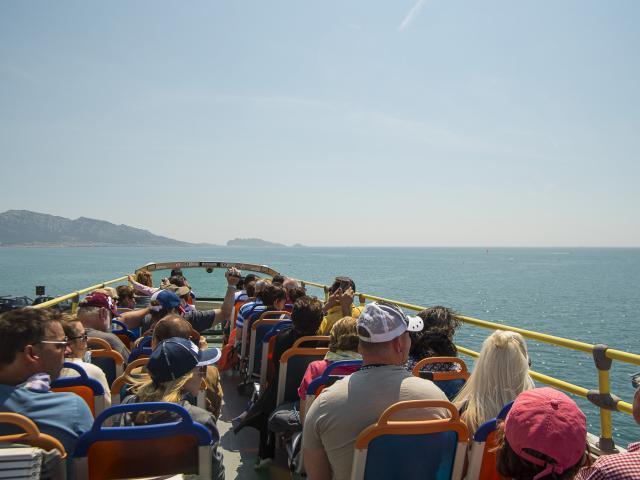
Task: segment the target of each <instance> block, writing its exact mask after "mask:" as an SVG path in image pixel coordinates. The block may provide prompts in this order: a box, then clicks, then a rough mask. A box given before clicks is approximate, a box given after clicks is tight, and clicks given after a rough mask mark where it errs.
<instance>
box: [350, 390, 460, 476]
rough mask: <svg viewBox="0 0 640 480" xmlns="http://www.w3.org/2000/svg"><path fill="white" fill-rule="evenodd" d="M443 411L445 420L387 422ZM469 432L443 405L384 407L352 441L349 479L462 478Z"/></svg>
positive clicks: (449, 406)
mask: <svg viewBox="0 0 640 480" xmlns="http://www.w3.org/2000/svg"><path fill="white" fill-rule="evenodd" d="M422 408H446V409H448V410H449V413H450V415H451V416H450V418H447V419H438V420H397V419H394V420H392V417H393V416H394V415H396V414H398V413H399V412H406V411H407V410H413V409H422ZM468 442H469V432H468V431H467V427H466V425H465V424H464V423H462V422H461V421H460V418H459V416H458V411H457V409H456V408H455V406H454V405H453V404H451V403H449V402H445V401H442V400H409V401H405V402H398V403H396V404H394V405H391V406H390V407H389V408H387V409H386V410H385V411H384V412H383V413H382V415H381V416H380V419H379V420H378V422H377V423H375V424H374V425H371V426H369V427H367V428H366V429H364V430H363V431H362V432H361V433H360V435H358V438H357V439H356V442H355V450H354V458H353V466H352V470H351V480H362V479H367V480H377V479H389V478H402V479H403V480H405V479H406V480H412V479H416V480H417V479H421V480H422V479H424V478H429V479H436V480H445V479H446V480H448V479H456V480H458V479H461V478H462V472H463V469H464V460H465V456H466V448H467V444H468Z"/></svg>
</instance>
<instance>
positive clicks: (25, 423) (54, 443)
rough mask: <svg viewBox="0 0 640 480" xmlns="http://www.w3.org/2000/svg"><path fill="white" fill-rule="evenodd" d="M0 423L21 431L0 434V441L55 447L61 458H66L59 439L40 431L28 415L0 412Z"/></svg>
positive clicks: (39, 446) (38, 446)
mask: <svg viewBox="0 0 640 480" xmlns="http://www.w3.org/2000/svg"><path fill="white" fill-rule="evenodd" d="M0 424H10V425H13V426H15V427H17V429H19V430H20V432H21V433H14V434H10V435H0V442H6V443H24V444H27V445H31V446H32V447H37V448H41V449H43V450H46V451H50V450H52V449H54V448H55V449H56V450H58V451H59V452H60V456H61V457H62V458H66V456H67V452H66V451H65V449H64V446H63V445H62V443H61V442H60V440H58V439H57V438H54V437H52V436H51V435H47V434H46V433H41V432H40V430H39V429H38V426H37V425H36V424H35V422H34V421H33V420H31V419H30V418H29V417H25V416H24V415H21V414H19V413H11V412H0Z"/></svg>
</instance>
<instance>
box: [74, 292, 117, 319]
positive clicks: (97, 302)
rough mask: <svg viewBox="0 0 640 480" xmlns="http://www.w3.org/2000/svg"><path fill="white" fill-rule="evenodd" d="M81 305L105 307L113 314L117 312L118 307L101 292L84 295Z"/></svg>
mask: <svg viewBox="0 0 640 480" xmlns="http://www.w3.org/2000/svg"><path fill="white" fill-rule="evenodd" d="M80 306H81V307H100V308H106V309H107V310H109V311H110V312H111V313H112V314H113V315H117V314H118V308H117V307H116V305H115V303H113V300H111V297H110V296H109V295H107V294H106V293H102V292H93V293H90V294H89V295H87V296H86V297H84V300H83V301H82V303H81V304H80Z"/></svg>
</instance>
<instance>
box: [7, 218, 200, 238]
mask: <svg viewBox="0 0 640 480" xmlns="http://www.w3.org/2000/svg"><path fill="white" fill-rule="evenodd" d="M0 245H4V246H8V245H25V246H44V245H51V246H108V245H140V246H143V245H144V246H152V245H153V246H188V245H194V244H192V243H187V242H180V241H178V240H173V239H172V238H167V237H161V236H159V235H154V234H153V233H151V232H149V231H147V230H142V229H140V228H134V227H129V226H127V225H116V224H114V223H110V222H105V221H103V220H95V219H93V218H86V217H80V218H77V219H75V220H71V219H69V218H64V217H57V216H54V215H47V214H45V213H37V212H31V211H29V210H7V211H6V212H4V213H0Z"/></svg>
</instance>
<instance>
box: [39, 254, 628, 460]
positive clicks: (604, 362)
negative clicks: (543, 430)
mask: <svg viewBox="0 0 640 480" xmlns="http://www.w3.org/2000/svg"><path fill="white" fill-rule="evenodd" d="M176 264H178V265H180V266H181V267H186V268H190V267H191V268H193V267H204V268H207V270H208V269H209V268H212V267H213V268H216V267H217V268H220V267H226V266H232V265H233V263H232V262H229V263H227V262H170V263H163V264H148V265H147V266H148V267H151V268H150V270H155V269H160V268H167V267H170V266H172V265H176ZM242 265H243V266H251V267H254V268H255V267H256V266H255V265H250V264H242ZM259 267H260V268H259V269H256V270H261V271H262V273H267V274H271V273H272V272H275V270H272V269H271V268H269V267H266V266H264V265H261V266H259ZM142 268H144V267H142ZM138 270H140V269H138ZM252 270H253V269H252ZM127 278H128V275H124V276H121V277H118V278H114V279H113V280H108V281H106V282H103V283H100V284H97V285H92V286H91V287H87V288H84V289H82V290H77V291H75V292H72V293H69V294H67V295H63V296H61V297H57V298H54V299H53V300H49V301H48V302H44V303H41V304H39V305H36V306H34V307H33V308H47V307H51V306H54V305H56V304H58V303H61V302H64V301H65V300H72V311H73V312H75V311H76V310H77V307H78V302H79V300H80V295H84V294H86V293H89V292H92V291H94V290H97V289H99V288H104V287H105V286H107V285H111V284H113V283H118V282H121V281H125V280H127ZM299 281H300V282H301V283H302V285H308V286H313V287H317V288H321V289H323V291H324V296H325V299H327V298H328V295H329V287H328V286H327V285H324V284H322V283H316V282H310V281H306V280H299ZM354 296H357V297H358V300H359V302H360V304H361V305H364V304H365V303H366V301H367V300H372V301H384V302H391V303H394V304H396V305H398V306H399V307H402V308H405V309H407V310H413V311H420V310H424V309H425V307H423V306H420V305H414V304H410V303H406V302H399V301H397V300H392V299H388V298H384V297H378V296H375V295H368V294H365V293H360V292H356V293H355V295H354ZM457 318H458V319H459V320H460V321H462V322H463V323H466V324H469V325H474V326H477V327H481V328H487V329H490V330H507V331H511V332H516V333H519V334H521V335H522V336H523V337H525V338H529V339H532V340H537V341H540V342H544V343H548V344H551V345H555V346H558V347H563V348H567V349H571V350H575V351H579V352H583V353H589V354H591V355H592V357H593V360H594V363H595V366H596V368H597V370H598V389H597V390H588V389H587V388H584V387H581V386H579V385H575V384H573V383H569V382H565V381H564V380H560V379H558V378H555V377H551V376H549V375H545V374H542V373H539V372H535V371H530V374H531V377H532V378H533V379H535V380H538V381H539V382H542V383H544V384H546V385H551V386H553V387H556V388H558V389H560V390H564V391H565V392H568V393H571V394H573V395H577V396H580V397H583V398H586V399H587V400H589V401H590V402H591V403H593V404H594V405H595V406H596V407H598V409H599V410H600V440H599V442H598V448H600V450H602V451H603V452H613V451H615V444H614V442H613V438H612V431H613V427H612V419H611V412H612V411H618V412H623V413H626V414H629V415H631V414H632V405H631V404H630V403H628V402H625V401H623V400H621V399H620V398H619V397H617V396H616V395H614V394H612V393H611V380H610V376H609V371H610V370H611V365H612V361H613V360H616V361H620V362H624V363H629V364H633V365H640V355H638V354H635V353H630V352H625V351H622V350H616V349H613V348H609V347H608V346H607V345H592V344H589V343H585V342H579V341H576V340H570V339H567V338H563V337H557V336H554V335H548V334H546V333H540V332H535V331H532V330H526V329H523V328H519V327H513V326H511V325H505V324H501V323H494V322H489V321H486V320H480V319H478V318H473V317H468V316H465V315H457ZM457 348H458V351H459V352H460V353H462V354H464V355H468V356H470V357H473V358H477V357H478V355H479V354H478V352H476V351H474V350H470V349H468V348H465V347H462V346H457Z"/></svg>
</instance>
